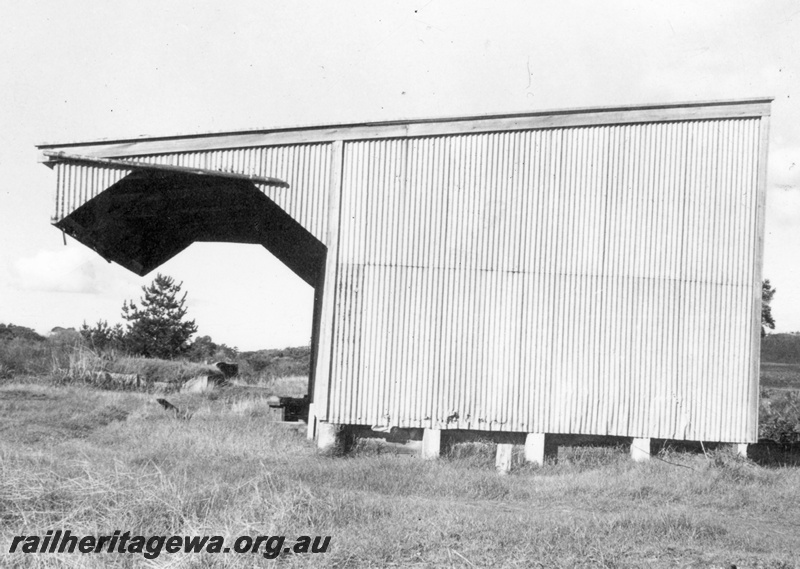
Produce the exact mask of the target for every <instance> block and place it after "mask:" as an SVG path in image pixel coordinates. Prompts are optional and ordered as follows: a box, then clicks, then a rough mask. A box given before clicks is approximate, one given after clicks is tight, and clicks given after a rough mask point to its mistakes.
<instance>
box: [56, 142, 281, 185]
mask: <svg viewBox="0 0 800 569" xmlns="http://www.w3.org/2000/svg"><path fill="white" fill-rule="evenodd" d="M42 154H44V155H45V156H47V157H48V158H49V159H50V161H51V162H69V163H72V164H86V165H88V166H95V167H98V168H114V169H117V170H131V171H132V170H146V171H156V172H169V173H176V174H191V175H194V176H209V177H212V178H226V179H231V180H247V181H248V182H253V183H254V184H260V185H263V186H276V187H279V188H288V187H289V184H288V183H286V182H284V181H283V180H279V179H278V178H269V177H264V176H251V175H249V174H242V173H238V172H222V171H220V170H205V169H202V168H187V167H186V166H172V165H170V164H152V163H150V162H136V161H133V160H114V159H111V158H98V157H96V156H82V155H79V154H67V153H66V152H54V151H51V150H45V151H44V152H42Z"/></svg>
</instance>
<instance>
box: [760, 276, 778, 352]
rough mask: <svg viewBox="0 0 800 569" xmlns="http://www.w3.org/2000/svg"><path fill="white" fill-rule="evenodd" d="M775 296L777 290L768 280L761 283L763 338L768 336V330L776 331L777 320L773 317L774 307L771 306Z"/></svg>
mask: <svg viewBox="0 0 800 569" xmlns="http://www.w3.org/2000/svg"><path fill="white" fill-rule="evenodd" d="M773 296H775V289H774V288H772V285H771V284H770V282H769V279H766V280H765V281H763V282H762V283H761V337H762V338H763V337H764V336H766V335H767V330H766V329H767V328H769V329H770V330H774V329H775V319H774V318H773V317H772V307H771V306H770V305H769V303H770V302H772V297H773Z"/></svg>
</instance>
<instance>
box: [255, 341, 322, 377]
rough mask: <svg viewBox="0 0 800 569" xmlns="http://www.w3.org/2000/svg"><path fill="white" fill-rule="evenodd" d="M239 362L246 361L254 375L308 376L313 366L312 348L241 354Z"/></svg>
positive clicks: (304, 347)
mask: <svg viewBox="0 0 800 569" xmlns="http://www.w3.org/2000/svg"><path fill="white" fill-rule="evenodd" d="M239 360H240V361H241V360H244V361H245V362H246V363H247V365H248V366H249V368H250V371H251V372H253V373H262V374H267V375H273V376H275V377H285V376H291V375H302V376H308V374H309V368H310V364H311V348H310V347H309V346H301V347H298V348H284V349H282V350H258V351H255V352H241V353H240V354H239Z"/></svg>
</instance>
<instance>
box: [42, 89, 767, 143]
mask: <svg viewBox="0 0 800 569" xmlns="http://www.w3.org/2000/svg"><path fill="white" fill-rule="evenodd" d="M773 100H774V97H758V98H748V99H729V100H717V101H690V102H679V103H658V104H646V105H627V106H607V107H581V108H570V109H555V110H541V111H531V112H521V113H507V114H488V115H473V116H466V117H440V118H423V119H403V120H391V121H376V122H363V123H347V124H331V125H307V126H295V127H278V128H271V129H263V128H262V129H249V130H238V131H220V132H210V133H199V134H180V135H172V136H141V137H135V138H120V139H105V140H92V141H82V142H66V143H43V144H38V145H36V147H37V148H39V149H42V150H44V149H53V148H74V147H83V148H86V149H87V151H88V152H90V153H92V154H93V152H91V150H90V148H91V147H97V149H98V151H100V153H102V154H103V155H104V156H126V155H135V154H137V153H138V154H148V153H151V154H162V153H168V152H175V151H178V152H180V151H192V150H203V149H208V148H214V147H215V145H213V144H209V142H210V141H209V140H208V139H225V138H233V139H239V140H238V141H231V142H232V143H228V144H223V145H220V146H219V147H220V148H237V147H250V146H256V145H259V144H267V145H268V144H292V143H309V142H325V141H331V140H336V139H345V140H357V139H361V138H363V139H370V138H377V137H380V138H384V137H385V138H393V137H406V136H425V135H436V134H458V133H466V132H488V131H492V130H495V131H497V130H521V129H524V128H526V127H527V128H557V127H559V126H581V125H592V124H614V123H618V122H620V123H623V124H624V123H631V122H658V121H669V120H691V119H692V118H697V119H698V120H701V119H703V118H723V117H742V116H751V117H758V116H769V114H770V110H769V104H770V103H771V102H772V101H773ZM712 110H716V112H713V113H710V111H712ZM703 111H706V112H703ZM626 115H627V116H626ZM706 115H709V116H708V117H706ZM581 117H584V120H581ZM548 119H550V120H549V121H548ZM549 123H552V124H549ZM468 124H474V125H475V128H469V127H467V126H466V125H468ZM437 127H438V128H437ZM443 127H444V128H443ZM448 127H449V128H448ZM266 139H275V140H274V141H272V140H266ZM293 139H296V140H293ZM190 141H196V143H197V144H195V145H191V144H190V145H188V146H187V147H185V148H184V147H182V146H181V147H180V148H179V147H178V145H176V144H175V143H179V142H190ZM159 143H163V144H159ZM134 146H136V147H138V148H136V149H134V148H133V147H134ZM145 146H147V147H151V148H144V147H145ZM112 147H113V148H112Z"/></svg>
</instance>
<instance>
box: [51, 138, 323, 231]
mask: <svg viewBox="0 0 800 569" xmlns="http://www.w3.org/2000/svg"><path fill="white" fill-rule="evenodd" d="M126 159H128V160H132V161H139V162H148V163H152V164H169V165H173V166H186V167H195V168H203V169H208V170H222V171H229V172H237V173H242V174H251V175H258V176H271V177H275V178H279V179H281V180H284V181H286V182H288V183H289V188H276V187H265V186H257V187H258V188H259V189H261V191H263V192H264V193H265V194H266V195H267V196H268V197H269V198H270V199H272V200H273V201H274V202H275V203H277V204H278V205H279V206H280V207H281V208H282V209H283V210H284V211H286V212H287V213H288V214H289V215H291V216H292V217H293V218H294V219H296V220H297V221H298V222H299V223H300V224H301V225H303V226H304V227H305V228H306V229H307V230H308V231H310V232H311V233H312V234H313V235H314V236H315V237H316V238H317V239H319V240H320V241H321V242H322V243H325V241H326V240H327V223H328V184H329V172H330V144H327V143H326V144H301V145H289V146H274V147H260V148H243V149H235V150H217V151H205V152H182V153H175V154H158V155H152V156H129V157H127V158H126ZM55 167H56V169H57V171H58V182H57V196H56V214H55V218H54V221H59V220H60V219H62V218H64V217H65V216H67V215H69V214H70V213H71V212H72V211H74V210H75V209H76V208H78V207H80V206H81V205H83V204H84V203H85V202H86V201H88V200H89V199H91V198H93V197H95V196H96V195H97V194H99V193H100V192H102V191H103V190H105V189H106V188H108V187H109V186H110V185H112V184H114V183H116V182H118V181H119V180H121V179H122V178H123V177H124V176H125V175H126V174H127V173H128V172H125V171H121V170H112V169H106V168H97V167H91V166H75V165H69V164H57V165H56V166H55Z"/></svg>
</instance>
